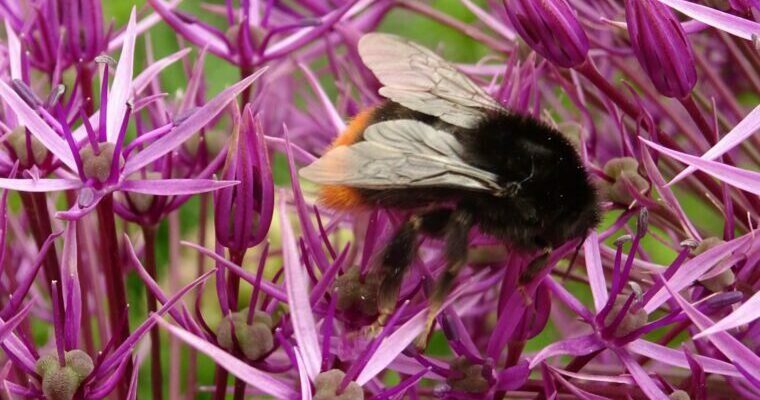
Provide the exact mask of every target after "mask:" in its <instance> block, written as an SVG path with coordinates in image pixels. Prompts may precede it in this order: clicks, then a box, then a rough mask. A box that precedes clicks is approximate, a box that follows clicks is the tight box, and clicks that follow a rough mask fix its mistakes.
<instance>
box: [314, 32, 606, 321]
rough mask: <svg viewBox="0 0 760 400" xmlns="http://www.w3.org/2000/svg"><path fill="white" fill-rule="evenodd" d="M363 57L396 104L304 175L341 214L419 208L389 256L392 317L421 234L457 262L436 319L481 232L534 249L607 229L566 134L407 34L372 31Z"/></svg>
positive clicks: (369, 117)
mask: <svg viewBox="0 0 760 400" xmlns="http://www.w3.org/2000/svg"><path fill="white" fill-rule="evenodd" d="M359 55H360V56H361V58H362V61H363V62H364V63H365V65H366V66H367V67H368V68H369V69H370V70H371V71H372V72H373V73H374V74H375V76H376V77H377V79H378V80H379V81H380V83H381V84H382V85H383V87H382V88H381V89H380V90H379V93H380V95H381V96H383V97H385V98H386V99H387V100H386V101H384V102H383V103H381V104H379V105H377V106H375V107H373V108H370V109H367V110H365V111H363V112H361V113H359V114H358V115H357V116H356V117H355V118H354V119H353V120H352V121H351V123H350V124H349V125H348V126H347V127H346V129H345V131H344V132H343V133H342V134H341V135H340V136H339V137H338V138H337V139H335V141H334V142H333V144H332V146H331V148H330V149H329V151H327V152H326V153H325V154H324V155H323V156H322V157H321V158H319V159H318V160H316V161H315V162H314V163H312V164H311V165H309V166H307V167H305V168H303V169H301V171H300V175H301V176H302V177H303V178H306V179H308V180H311V181H314V182H316V183H319V184H321V185H323V186H322V188H321V191H320V202H321V203H322V204H323V205H325V206H327V207H330V208H333V209H337V210H347V211H352V210H357V209H371V208H384V209H392V210H407V211H411V213H410V214H411V216H410V217H409V218H408V219H406V220H405V221H404V222H403V223H402V224H401V225H400V226H399V227H398V229H397V231H396V233H395V235H394V236H393V237H392V239H391V240H390V242H389V243H388V244H387V245H386V246H385V248H384V250H383V251H382V253H381V254H380V257H379V263H380V270H379V273H380V276H381V283H380V286H379V293H378V311H379V312H380V315H381V318H382V317H383V316H386V317H387V316H388V315H390V314H391V313H392V312H393V310H394V309H395V307H396V302H397V299H398V294H399V289H400V287H401V282H402V279H403V276H404V272H405V271H406V270H407V269H408V267H409V265H410V264H411V263H412V261H413V258H414V256H415V253H416V249H417V245H418V241H419V237H420V235H429V236H433V237H440V238H442V239H443V240H444V242H445V257H446V266H445V269H444V271H443V272H442V273H441V275H440V276H439V277H438V278H437V281H436V282H435V284H434V286H433V290H432V292H431V295H430V299H429V302H430V310H431V315H435V314H436V312H435V311H437V310H438V308H439V307H440V305H441V303H442V302H443V299H444V297H445V295H446V293H448V291H449V290H450V289H451V286H452V284H453V282H454V280H455V279H456V276H457V274H458V273H459V271H460V270H461V269H462V268H463V266H464V265H465V264H466V258H467V250H468V235H469V232H470V230H471V229H472V228H473V227H477V228H478V229H479V231H480V232H482V233H485V234H487V235H490V236H492V237H494V238H495V239H498V240H501V241H503V242H505V243H506V244H507V245H509V246H510V247H511V248H514V249H516V250H521V251H534V252H535V251H540V250H546V249H551V248H553V247H557V246H558V245H561V244H563V243H564V242H566V241H568V240H572V239H576V238H583V237H584V236H585V235H586V234H587V233H588V231H589V230H590V229H593V228H594V227H595V226H596V225H597V223H598V222H599V215H600V211H599V204H598V200H597V195H596V192H595V189H594V187H593V185H592V183H591V181H590V179H589V176H588V173H587V172H586V170H585V168H584V166H583V163H582V162H581V159H580V157H579V155H578V153H577V152H576V150H575V148H574V147H573V145H572V144H571V143H570V142H569V141H568V140H567V139H566V138H565V137H564V136H563V135H562V134H561V133H560V132H558V131H557V130H555V129H553V128H551V127H549V126H548V125H546V124H544V123H542V122H541V121H538V120H536V119H534V118H530V117H527V116H523V115H518V114H515V113H513V112H510V111H508V110H506V109H505V108H504V107H502V106H501V105H500V104H499V103H498V102H496V101H495V100H494V99H493V98H491V97H490V96H489V95H488V94H487V93H486V92H485V91H484V90H483V89H482V88H480V87H479V86H478V85H477V84H475V83H474V82H472V81H471V80H470V79H469V78H468V77H466V76H465V75H464V74H462V73H460V72H459V71H457V69H456V68H455V67H454V66H453V65H452V64H450V63H448V62H446V61H445V60H443V59H442V58H441V57H439V56H438V55H436V54H435V53H433V52H432V51H430V50H429V49H427V48H425V47H423V46H420V45H418V44H416V43H413V42H410V41H408V40H406V39H404V38H401V37H398V36H395V35H390V34H384V33H370V34H366V35H364V36H363V37H362V38H361V40H360V41H359ZM432 322H433V320H432V318H431V320H429V321H428V323H429V326H428V329H429V328H430V325H431V324H432Z"/></svg>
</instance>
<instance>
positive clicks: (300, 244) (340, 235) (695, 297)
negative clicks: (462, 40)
mask: <svg viewBox="0 0 760 400" xmlns="http://www.w3.org/2000/svg"><path fill="white" fill-rule="evenodd" d="M179 3H180V1H168V0H147V4H146V6H145V7H144V9H141V10H136V9H135V10H133V12H132V15H131V17H130V19H129V22H128V23H127V25H126V26H124V27H121V28H117V27H115V26H113V25H109V24H107V23H106V22H105V20H104V15H103V10H102V4H101V2H100V0H42V1H37V0H0V16H2V20H3V25H4V26H3V27H2V28H0V31H2V32H3V33H4V35H2V36H3V39H2V40H1V41H0V176H2V178H0V188H2V190H3V191H2V197H1V198H0V348H2V352H0V382H1V383H2V384H1V385H0V398H9V399H12V398H46V399H55V400H59V399H60V400H70V399H101V398H106V397H110V398H117V399H125V398H126V399H134V398H136V397H137V396H138V393H139V391H140V389H141V388H148V387H149V388H150V396H151V398H154V399H161V398H163V397H164V396H165V395H166V394H168V397H169V398H171V399H179V398H196V397H197V396H202V395H207V396H213V398H214V399H223V398H225V397H226V396H228V395H229V396H233V398H235V399H242V398H244V397H257V398H258V397H259V396H265V397H268V398H277V399H312V398H314V399H320V400H328V399H332V400H358V399H364V398H368V399H369V398H372V399H400V398H411V399H422V398H452V399H482V398H490V399H497V400H498V399H504V398H547V399H552V398H582V399H605V398H615V399H619V398H624V399H625V398H629V399H644V398H649V399H712V398H716V399H717V398H735V399H739V398H747V399H753V398H760V355H758V354H760V322H758V318H759V317H760V294H758V289H760V233H756V232H755V230H756V227H757V226H758V224H760V197H759V195H760V172H757V169H758V166H759V165H760V137H758V136H757V135H755V134H756V133H757V131H758V129H760V106H758V103H759V102H760V39H758V37H760V22H758V21H760V2H758V1H757V0H729V1H728V2H722V1H712V0H699V1H695V2H690V1H686V0H600V1H593V2H589V1H585V0H504V1H496V0H487V1H483V2H479V3H478V4H475V2H473V1H470V0H461V1H460V3H461V4H462V5H463V6H464V7H466V8H467V9H468V10H469V12H471V14H472V15H473V16H474V20H473V22H467V23H465V22H463V21H460V20H458V19H456V18H453V17H451V16H449V15H448V14H446V10H439V9H436V8H432V7H431V6H429V5H427V4H426V3H425V2H422V1H415V0H331V1H322V0H299V1H290V2H279V1H260V0H239V1H233V0H227V1H225V2H224V3H223V4H202V5H201V8H202V10H203V11H204V13H203V14H207V15H200V14H199V15H191V14H189V13H188V12H186V11H183V10H182V9H180V4H179ZM396 10H398V13H396V12H395V11H396ZM392 11H394V13H393V14H392V15H391V16H390V17H389V14H390V13H391V12H392ZM412 14H416V15H419V16H422V17H424V18H428V19H430V20H432V21H436V22H437V23H439V24H441V25H444V26H447V27H449V28H451V29H453V30H455V31H459V32H460V33H461V34H462V35H465V36H468V37H470V38H471V39H472V40H473V41H477V42H479V43H480V44H481V45H482V46H484V47H485V48H488V49H490V51H491V53H490V54H489V55H488V57H486V58H484V59H483V60H482V61H481V62H478V63H475V64H461V65H458V66H459V67H460V68H461V70H462V71H463V72H465V73H466V74H468V75H469V76H470V77H471V78H472V79H473V80H474V81H475V82H477V83H479V84H481V85H482V86H483V87H484V88H485V89H486V90H487V91H488V92H489V93H491V94H492V95H493V96H494V98H495V99H497V100H498V101H499V102H501V103H502V104H503V105H504V106H505V107H507V108H509V109H510V110H513V111H514V112H516V113H522V114H526V115H531V116H533V117H536V118H540V119H543V120H544V121H546V122H547V123H549V124H552V125H554V126H556V127H557V128H558V129H559V130H560V131H562V132H563V133H566V134H567V135H568V137H570V138H571V140H572V141H573V142H574V143H575V144H576V145H577V148H578V151H579V153H580V154H581V157H582V159H583V161H584V163H585V164H586V168H587V169H588V171H589V173H590V174H591V175H592V176H593V177H594V179H595V182H596V184H597V185H598V188H599V189H598V190H599V193H600V197H601V198H602V200H603V202H602V208H603V209H604V213H605V215H604V222H603V224H602V226H600V227H599V229H598V230H597V231H595V232H591V233H590V234H589V235H588V237H587V238H585V240H583V241H574V242H570V243H566V244H564V245H563V246H560V247H558V248H555V249H553V251H552V252H551V254H550V255H549V257H548V259H547V260H546V261H545V263H544V264H542V267H541V268H540V269H539V270H536V268H531V266H533V267H535V264H532V263H531V262H532V255H531V254H524V253H521V252H519V251H515V250H513V249H511V248H510V247H509V244H508V243H507V244H504V243H498V242H495V241H494V240H493V239H491V238H489V237H487V236H485V235H481V234H479V233H477V232H473V233H472V234H471V237H470V243H471V247H470V252H469V255H468V267H467V268H465V269H464V271H463V272H462V273H461V275H460V277H459V278H458V280H457V282H456V283H455V285H454V288H453V290H452V291H451V292H450V293H449V294H448V296H447V298H446V299H445V301H444V304H443V307H441V311H440V312H439V313H438V315H437V316H436V325H435V328H434V333H433V342H434V343H435V344H436V346H437V347H436V349H435V351H433V350H430V349H427V350H426V349H420V348H417V347H416V346H415V345H414V342H415V339H416V338H417V337H418V336H419V335H420V334H421V333H423V332H424V330H425V323H426V319H427V313H428V294H429V292H430V288H431V281H433V277H434V276H436V275H437V274H438V273H439V272H440V271H441V270H442V268H443V266H444V264H445V257H444V250H443V244H442V243H441V242H440V241H438V240H434V239H427V240H424V241H423V242H422V243H421V244H420V248H419V253H418V256H417V257H416V259H415V261H414V263H413V267H412V268H411V271H409V273H408V274H407V276H406V277H405V279H404V283H403V285H402V288H401V291H400V296H399V301H398V304H397V308H396V310H395V312H394V313H393V314H392V315H391V316H390V317H389V318H388V319H387V321H384V323H383V324H382V325H378V324H376V323H375V322H376V319H377V317H378V315H377V314H378V310H377V299H376V297H377V290H378V289H377V287H378V282H379V281H378V275H377V273H378V272H377V271H376V270H375V268H373V267H374V265H375V256H376V254H377V253H379V251H380V250H381V249H382V248H383V246H384V245H385V244H386V243H387V242H388V239H389V237H391V235H392V234H393V232H394V230H395V227H396V226H397V225H398V222H399V220H400V218H401V216H400V215H399V214H397V213H395V212H392V211H388V210H363V211H357V212H356V213H353V214H349V213H342V212H335V211H333V210H329V209H325V208H320V207H319V205H318V204H315V203H314V198H315V196H314V193H315V191H314V189H315V188H314V187H312V186H307V185H308V184H307V183H306V182H301V181H300V180H299V178H298V175H297V170H298V168H300V167H302V166H303V165H306V164H308V163H310V162H312V161H313V160H315V159H316V157H318V156H319V155H320V154H321V153H323V152H324V151H325V149H326V148H327V147H328V146H329V144H330V142H331V141H332V140H333V138H335V137H336V135H338V134H339V133H340V132H341V131H342V130H343V129H344V128H345V122H344V121H346V120H347V119H349V118H351V117H352V116H354V115H356V114H357V113H358V112H360V111H361V110H362V109H363V108H365V107H368V106H371V105H374V104H376V103H378V102H379V101H380V97H379V96H378V94H377V89H378V88H379V83H378V82H377V80H376V79H375V77H374V76H373V75H372V74H371V72H370V71H369V70H368V69H366V68H365V67H364V66H363V65H362V63H361V60H360V58H359V55H358V53H357V50H356V44H357V42H358V40H359V38H360V37H361V36H362V34H364V33H366V32H371V31H375V30H376V29H377V27H378V25H379V24H380V23H381V22H382V21H384V20H385V19H386V18H405V16H409V15H412ZM207 16H213V18H214V21H215V22H214V23H211V22H209V21H208V18H207ZM219 21H223V23H222V24H219V23H218V22H219ZM160 24H165V25H168V26H169V27H171V28H172V30H173V31H174V33H175V34H176V36H177V41H178V42H179V43H180V45H181V48H182V49H181V50H180V51H178V52H176V53H173V54H170V55H168V56H166V57H164V58H160V59H156V58H155V57H154V54H153V50H152V45H151V40H150V36H149V35H148V34H147V32H148V30H149V29H151V28H152V27H153V26H155V25H160ZM143 39H144V40H145V46H144V54H143V53H142V52H140V53H139V54H136V53H137V51H136V48H138V47H139V46H138V42H140V41H142V40H143ZM441 45H442V46H446V43H441ZM191 53H194V54H191ZM109 54H110V56H109ZM136 55H137V56H138V59H141V58H142V59H144V60H145V62H144V66H143V67H142V68H141V67H140V66H138V63H137V62H136V61H135V59H136V58H135V57H136ZM113 57H118V58H113ZM209 57H216V58H219V59H221V60H223V61H224V62H226V63H228V64H229V65H231V66H233V67H234V68H235V69H237V70H239V74H240V77H239V81H236V79H230V82H229V86H228V87H227V88H226V89H224V90H222V91H221V92H219V93H218V94H215V95H213V96H212V95H209V94H208V93H207V86H209V82H208V79H207V76H206V75H205V71H204V65H205V64H204V63H205V61H206V59H207V58H209ZM175 63H177V64H179V65H180V66H179V68H180V69H181V70H182V71H184V73H185V75H186V76H187V81H186V83H185V84H184V86H183V89H182V90H181V91H180V92H178V93H176V94H172V93H167V92H166V89H164V88H162V82H161V77H162V73H163V72H164V71H165V70H166V68H168V67H169V66H171V65H172V64H175ZM326 82H330V89H329V90H328V89H326V88H325V87H323V85H324V84H325V83H326ZM279 169H281V171H280V170H279ZM288 174H289V176H290V183H289V184H287V183H286V184H282V185H275V177H276V176H278V175H279V176H283V175H288ZM196 195H197V196H199V197H200V201H199V202H188V200H189V199H191V198H192V197H193V196H196ZM180 208H184V209H187V208H193V209H196V210H197V215H198V216H199V219H198V221H193V223H192V224H191V225H192V231H190V232H187V231H185V232H183V231H181V230H180V225H181V224H180V222H181V221H180V218H179V210H180ZM164 224H165V225H167V226H168V227H169V229H168V241H166V240H159V239H161V237H163V236H166V235H164V234H163V233H159V232H163V231H160V230H159V227H160V226H162V225H164ZM189 235H193V236H189ZM183 238H184V239H189V240H187V241H184V240H183ZM160 246H168V249H162V248H159V247H160ZM166 252H168V254H169V261H168V264H169V265H168V266H167V267H166V268H163V266H162V265H161V263H160V262H159V261H157V258H158V257H157V256H158V254H159V253H166ZM576 252H577V253H576ZM574 254H575V255H574ZM576 256H577V257H576ZM159 271H161V273H159ZM164 271H165V272H164ZM129 279H131V280H139V282H140V286H141V287H142V288H144V290H142V291H140V294H139V297H138V296H137V295H134V294H130V293H128V290H127V288H128V286H127V284H126V283H127V281H128V280H129ZM143 297H145V299H146V300H143V299H142V298H143ZM136 299H139V301H147V303H146V305H145V309H146V310H147V311H146V312H144V313H140V315H134V313H131V314H130V312H129V310H130V301H135V300H136ZM161 332H165V336H164V337H163V340H164V341H168V342H169V343H170V345H169V346H168V347H167V346H162V344H161V341H162V336H161ZM181 343H184V344H185V345H187V347H188V348H190V349H192V351H191V352H190V353H189V354H188V355H187V356H185V357H183V356H182V353H181V352H180V347H178V346H179V345H180V344H181ZM199 353H202V354H203V355H205V357H208V358H210V359H211V361H212V362H213V365H214V366H215V368H216V370H215V371H214V376H215V378H214V381H213V382H211V381H203V380H199V379H198V378H197V373H198V365H199V362H200V361H201V360H200V358H199ZM140 369H146V370H150V376H147V375H144V376H141V375H140V374H139V373H138V372H139V371H140ZM181 371H186V374H183V372H181ZM167 372H168V374H167V376H164V374H165V373H167ZM183 375H186V376H183ZM146 390H147V389H146ZM146 396H147V395H146Z"/></svg>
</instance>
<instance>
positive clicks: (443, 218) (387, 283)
mask: <svg viewBox="0 0 760 400" xmlns="http://www.w3.org/2000/svg"><path fill="white" fill-rule="evenodd" d="M451 215H452V211H451V210H449V209H439V210H432V211H428V212H426V213H424V214H422V215H413V216H412V217H410V218H409V219H408V220H407V221H406V222H404V224H403V225H401V226H400V227H399V228H398V230H397V231H396V233H395V235H394V236H393V238H392V239H391V241H390V243H388V244H387V245H386V247H385V249H384V250H383V253H382V255H381V268H380V274H381V276H382V280H381V282H380V288H379V290H378V296H377V300H378V302H377V305H378V312H379V314H380V315H379V316H378V319H377V324H378V325H383V324H385V322H386V320H387V319H388V318H389V317H390V315H391V314H393V311H394V310H395V309H396V303H397V302H398V296H399V291H400V289H401V282H402V281H403V277H404V273H405V272H406V270H407V269H408V268H409V265H411V264H412V260H413V259H414V256H415V254H416V250H417V237H418V236H419V233H420V232H423V233H425V234H427V235H431V236H442V235H443V234H444V233H445V229H446V228H447V226H448V224H449V220H450V219H451V218H450V217H451Z"/></svg>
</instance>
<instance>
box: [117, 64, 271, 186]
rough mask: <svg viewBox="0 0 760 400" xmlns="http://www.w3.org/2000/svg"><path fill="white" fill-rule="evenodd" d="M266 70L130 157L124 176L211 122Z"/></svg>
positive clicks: (245, 80) (221, 95)
mask: <svg viewBox="0 0 760 400" xmlns="http://www.w3.org/2000/svg"><path fill="white" fill-rule="evenodd" d="M266 70H267V68H266V67H264V68H261V69H259V70H258V71H256V72H255V73H253V74H252V75H250V76H248V77H247V78H245V79H243V80H241V81H240V82H238V83H236V84H234V85H232V86H230V87H228V88H227V89H225V90H223V91H222V92H221V93H219V94H218V95H216V97H214V98H213V99H211V101H209V102H208V103H206V104H205V105H203V107H200V108H199V109H197V110H196V111H195V112H194V113H193V114H192V115H191V116H190V117H188V118H187V119H185V120H184V121H182V122H181V123H180V124H179V125H177V127H176V128H174V129H173V130H172V131H171V132H169V133H167V134H166V135H164V136H162V137H161V138H160V139H158V140H156V141H155V142H153V143H151V144H150V145H149V146H148V147H146V148H145V149H143V150H142V151H140V152H139V153H137V154H136V155H135V156H134V157H130V158H129V159H128V160H127V162H126V163H125V164H124V176H129V175H130V174H132V173H134V172H137V171H138V170H140V168H142V167H144V166H146V165H148V164H150V163H151V162H153V161H155V160H157V159H159V158H161V157H163V156H164V155H165V154H166V153H168V152H170V151H172V150H174V149H175V148H176V147H177V146H179V145H181V144H182V143H184V142H185V141H186V140H187V139H189V138H190V137H191V136H192V135H193V134H195V133H196V132H197V131H199V130H200V129H201V128H203V127H204V126H206V124H208V123H209V122H211V120H213V119H214V118H215V117H216V116H217V114H219V113H220V112H221V111H222V110H223V109H224V107H226V106H227V104H228V103H229V102H230V101H233V100H234V99H235V98H236V97H237V95H238V94H240V92H242V91H243V90H244V89H245V88H247V87H248V86H250V85H251V84H252V83H253V82H254V81H255V80H256V79H258V77H259V76H261V74H263V73H264V72H265V71H266Z"/></svg>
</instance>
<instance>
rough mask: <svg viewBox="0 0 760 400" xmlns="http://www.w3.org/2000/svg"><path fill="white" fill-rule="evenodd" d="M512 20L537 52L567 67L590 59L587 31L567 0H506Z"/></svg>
mask: <svg viewBox="0 0 760 400" xmlns="http://www.w3.org/2000/svg"><path fill="white" fill-rule="evenodd" d="M504 7H506V10H507V15H508V16H509V21H510V22H511V23H512V26H513V27H514V28H515V30H516V31H517V33H518V34H519V35H520V37H522V39H523V40H525V43H527V44H528V46H530V48H531V49H533V50H534V51H535V52H536V53H538V54H541V55H542V56H544V57H545V58H546V59H548V60H551V61H552V62H554V63H556V64H557V65H559V66H561V67H565V68H572V67H577V66H578V65H580V64H583V63H584V62H585V61H586V55H587V54H588V49H589V44H588V38H587V37H586V32H584V30H583V27H581V24H580V22H578V19H577V17H576V16H575V13H574V12H573V10H572V9H571V8H570V6H569V5H568V3H567V2H566V1H565V0H505V1H504Z"/></svg>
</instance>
